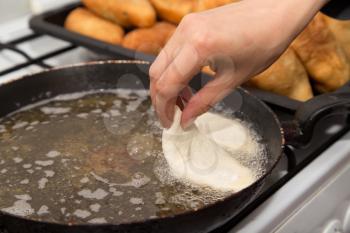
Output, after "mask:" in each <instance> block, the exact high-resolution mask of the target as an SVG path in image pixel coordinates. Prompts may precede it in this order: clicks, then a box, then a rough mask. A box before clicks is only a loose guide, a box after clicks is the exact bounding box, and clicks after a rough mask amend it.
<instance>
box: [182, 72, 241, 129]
mask: <svg viewBox="0 0 350 233" xmlns="http://www.w3.org/2000/svg"><path fill="white" fill-rule="evenodd" d="M235 76H236V74H235V73H234V71H233V70H232V69H226V70H224V71H221V72H217V73H216V75H215V77H214V79H213V80H211V81H209V82H208V83H207V84H206V85H205V86H204V87H202V89H201V90H199V91H198V92H197V93H196V94H195V95H194V96H193V97H192V98H191V99H190V100H189V102H188V104H187V105H186V107H185V109H184V110H183V112H182V116H181V126H182V127H183V128H187V127H188V126H189V125H191V124H192V123H193V121H194V120H195V119H196V118H197V117H198V116H200V115H201V114H203V113H205V112H207V111H208V110H209V109H210V108H211V107H213V106H214V105H215V104H216V103H218V102H219V101H221V100H222V99H223V98H225V97H226V96H227V95H228V94H229V93H230V92H231V91H232V90H233V89H234V88H235V87H236V86H238V85H239V84H241V80H243V79H241V78H238V77H235Z"/></svg>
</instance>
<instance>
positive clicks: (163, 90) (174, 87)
mask: <svg viewBox="0 0 350 233" xmlns="http://www.w3.org/2000/svg"><path fill="white" fill-rule="evenodd" d="M189 58H190V59H189ZM202 64H203V59H201V56H200V55H199V54H198V52H197V51H196V49H195V48H194V47H193V46H192V45H191V44H185V45H184V46H183V48H182V49H181V51H180V52H179V54H178V55H177V56H176V57H175V58H174V60H173V62H171V63H170V64H169V65H168V67H167V68H166V70H165V71H164V72H163V74H162V75H161V77H160V78H159V79H158V80H155V83H154V85H155V86H154V91H153V98H155V102H154V103H155V109H156V111H157V114H158V117H159V119H160V121H161V123H162V125H163V126H164V127H166V128H168V127H170V126H171V123H172V121H173V116H174V106H175V103H176V99H177V96H178V95H179V93H180V92H181V91H182V90H183V89H184V88H185V87H186V86H187V84H188V82H189V81H190V80H191V79H192V77H193V76H194V75H195V74H196V73H198V72H199V71H200V68H201V67H202ZM187 97H189V96H187Z"/></svg>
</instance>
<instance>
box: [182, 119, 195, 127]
mask: <svg viewBox="0 0 350 233" xmlns="http://www.w3.org/2000/svg"><path fill="white" fill-rule="evenodd" d="M194 121H195V118H190V119H188V120H187V121H185V122H183V123H182V128H183V129H188V127H190V126H191V125H192V124H193V122H194Z"/></svg>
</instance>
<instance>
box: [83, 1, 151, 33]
mask: <svg viewBox="0 0 350 233" xmlns="http://www.w3.org/2000/svg"><path fill="white" fill-rule="evenodd" d="M82 2H83V3H84V5H85V6H86V7H87V8H88V9H90V10H91V11H93V12H95V13H96V14H97V15H99V16H101V17H103V18H105V19H108V20H111V21H112V22H114V23H117V24H119V25H121V26H123V27H130V26H136V27H150V26H152V25H153V24H154V23H155V22H156V12H155V10H154V8H153V7H152V5H151V4H150V3H149V1H148V0H132V1H124V0H82Z"/></svg>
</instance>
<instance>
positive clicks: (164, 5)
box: [150, 0, 237, 24]
mask: <svg viewBox="0 0 350 233" xmlns="http://www.w3.org/2000/svg"><path fill="white" fill-rule="evenodd" d="M234 1H237V0H150V2H151V3H152V4H153V6H154V7H155V8H156V10H157V13H158V14H159V16H160V18H162V19H164V20H167V21H169V22H172V23H175V24H178V23H180V21H181V19H182V18H183V17H184V16H185V15H187V14H189V13H192V12H198V11H204V10H208V9H212V8H215V7H218V6H222V5H225V4H228V3H231V2H234Z"/></svg>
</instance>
